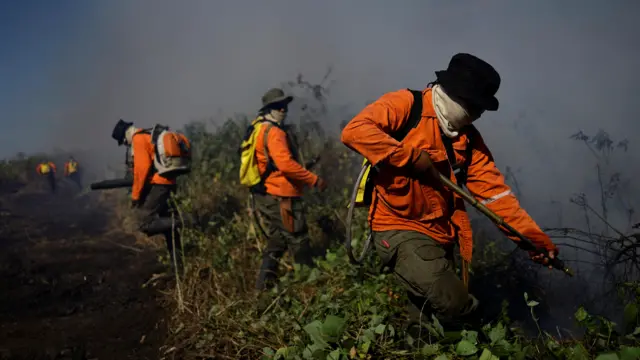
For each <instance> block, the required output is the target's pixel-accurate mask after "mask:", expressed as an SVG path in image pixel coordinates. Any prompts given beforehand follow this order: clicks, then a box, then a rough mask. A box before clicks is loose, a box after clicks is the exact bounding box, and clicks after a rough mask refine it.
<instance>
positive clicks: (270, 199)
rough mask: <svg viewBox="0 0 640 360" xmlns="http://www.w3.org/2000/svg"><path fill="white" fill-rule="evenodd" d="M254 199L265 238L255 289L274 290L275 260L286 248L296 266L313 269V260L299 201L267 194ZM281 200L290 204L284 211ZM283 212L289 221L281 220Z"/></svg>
mask: <svg viewBox="0 0 640 360" xmlns="http://www.w3.org/2000/svg"><path fill="white" fill-rule="evenodd" d="M253 196H254V201H255V210H256V212H257V216H258V219H259V222H260V224H261V227H262V229H263V230H264V232H265V234H264V235H266V237H267V246H266V248H265V249H264V251H263V253H262V265H261V266H260V274H259V275H258V280H257V282H256V288H257V289H258V290H264V289H267V288H270V287H273V282H274V280H275V279H276V278H277V270H278V261H279V260H280V258H281V257H282V255H284V252H285V251H286V250H287V248H288V249H289V250H290V251H291V252H292V253H293V258H294V261H295V262H296V263H298V264H302V265H307V266H313V260H312V257H311V247H310V245H309V235H308V228H307V222H306V219H305V212H304V206H303V203H302V199H300V198H280V197H276V196H272V195H268V194H267V195H260V194H254V195H253ZM283 201H285V202H287V201H290V206H288V209H286V210H283V209H282V208H281V207H282V206H283V204H282V202H283ZM283 211H286V212H288V215H287V214H284V216H285V217H288V219H283ZM287 220H288V221H287Z"/></svg>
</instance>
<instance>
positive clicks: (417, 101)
mask: <svg viewBox="0 0 640 360" xmlns="http://www.w3.org/2000/svg"><path fill="white" fill-rule="evenodd" d="M407 90H409V91H410V92H411V95H413V104H412V105H411V111H410V112H409V118H408V119H407V122H406V123H405V124H404V126H403V127H402V128H400V129H399V130H398V131H396V132H395V133H393V134H391V137H393V138H394V139H396V140H397V141H402V140H404V138H405V137H406V136H407V134H408V133H409V131H411V129H413V128H415V127H416V126H418V124H419V123H420V120H421V119H422V91H419V90H411V89H407Z"/></svg>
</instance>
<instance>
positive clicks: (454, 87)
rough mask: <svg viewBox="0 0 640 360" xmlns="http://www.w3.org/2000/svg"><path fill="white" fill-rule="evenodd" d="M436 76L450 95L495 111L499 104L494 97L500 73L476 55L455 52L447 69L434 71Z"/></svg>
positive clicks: (498, 86)
mask: <svg viewBox="0 0 640 360" xmlns="http://www.w3.org/2000/svg"><path fill="white" fill-rule="evenodd" d="M436 77H437V79H438V83H439V84H440V85H441V86H442V87H443V88H444V91H445V92H447V94H449V95H450V96H452V97H458V98H460V99H462V100H463V101H466V102H468V103H470V104H471V105H473V106H476V107H478V108H481V109H483V110H487V111H496V110H498V107H499V106H500V103H499V101H498V99H497V98H496V97H495V94H496V92H498V89H499V88H500V74H498V72H497V71H496V69H494V68H493V66H491V65H490V64H489V63H487V62H486V61H484V60H482V59H479V58H478V57H476V56H473V55H471V54H465V53H459V54H455V55H454V56H453V57H452V58H451V61H450V62H449V66H448V67H447V70H441V71H436Z"/></svg>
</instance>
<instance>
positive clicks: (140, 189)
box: [111, 119, 183, 272]
mask: <svg viewBox="0 0 640 360" xmlns="http://www.w3.org/2000/svg"><path fill="white" fill-rule="evenodd" d="M111 137H112V138H113V139H115V140H116V141H117V142H118V146H121V145H126V146H128V147H129V149H128V150H129V153H130V154H131V157H132V158H133V162H132V163H133V168H132V173H133V185H132V187H131V207H132V208H134V209H137V212H138V213H139V214H140V217H141V219H140V222H139V230H140V231H141V232H143V233H145V234H146V235H149V236H153V235H156V234H162V235H163V236H164V238H165V242H166V246H167V250H168V251H169V254H170V256H171V264H172V266H173V265H174V260H175V262H176V264H177V266H178V268H177V269H175V270H177V271H180V272H182V271H183V266H182V265H183V264H182V245H181V239H180V233H179V231H177V229H176V228H177V227H179V226H180V224H179V223H178V222H175V223H174V221H173V219H172V217H171V214H172V212H173V211H174V208H173V205H172V202H171V195H172V194H174V193H175V192H176V190H177V185H176V179H175V178H168V177H164V176H161V175H160V174H158V173H157V172H156V171H155V168H154V156H155V146H154V145H153V143H152V142H151V134H150V133H149V132H148V131H146V130H144V129H140V128H137V127H135V126H134V125H133V123H132V122H125V121H123V120H122V119H120V121H118V123H117V124H116V126H115V127H114V129H113V132H112V134H111ZM174 255H175V256H174Z"/></svg>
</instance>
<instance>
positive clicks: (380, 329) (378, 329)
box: [374, 324, 387, 335]
mask: <svg viewBox="0 0 640 360" xmlns="http://www.w3.org/2000/svg"><path fill="white" fill-rule="evenodd" d="M386 328H387V326H386V325H384V324H380V325H378V326H376V328H375V330H374V332H375V333H376V334H378V335H382V334H384V330H385V329H386Z"/></svg>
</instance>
